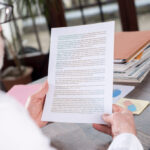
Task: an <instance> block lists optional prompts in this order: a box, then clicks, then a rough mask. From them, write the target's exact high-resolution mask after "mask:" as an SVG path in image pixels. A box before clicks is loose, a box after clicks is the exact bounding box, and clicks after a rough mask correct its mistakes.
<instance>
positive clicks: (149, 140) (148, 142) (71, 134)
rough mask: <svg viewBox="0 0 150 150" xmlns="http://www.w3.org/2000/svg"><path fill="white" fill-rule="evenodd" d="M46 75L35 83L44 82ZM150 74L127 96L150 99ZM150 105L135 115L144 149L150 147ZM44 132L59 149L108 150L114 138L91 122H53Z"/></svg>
mask: <svg viewBox="0 0 150 150" xmlns="http://www.w3.org/2000/svg"><path fill="white" fill-rule="evenodd" d="M45 80H46V77H45V78H43V79H40V80H38V81H36V82H34V83H42V82H44V81H45ZM149 89H150V74H149V75H148V77H147V79H146V80H145V81H144V82H143V84H140V85H138V86H137V87H136V88H135V90H134V91H132V92H131V93H130V94H129V95H128V96H127V98H135V99H143V100H149V101H150V92H149ZM149 113H150V106H149V107H148V108H146V110H144V112H143V113H142V114H141V115H139V116H135V123H136V128H137V133H138V138H139V139H140V141H141V143H142V145H143V146H144V150H149V149H150V119H149ZM42 131H43V133H44V134H45V135H46V136H48V137H49V138H51V141H52V145H53V146H55V147H56V148H57V149H58V150H107V148H108V146H109V144H110V143H111V141H112V139H111V137H110V136H108V135H105V134H103V133H100V132H98V131H96V130H94V129H93V128H92V125H91V124H70V123H52V124H48V125H47V126H45V127H44V128H42Z"/></svg>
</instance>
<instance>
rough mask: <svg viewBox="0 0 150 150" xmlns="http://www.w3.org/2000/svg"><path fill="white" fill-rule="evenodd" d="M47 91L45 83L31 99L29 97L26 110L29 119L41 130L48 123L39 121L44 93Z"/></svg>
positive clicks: (46, 83)
mask: <svg viewBox="0 0 150 150" xmlns="http://www.w3.org/2000/svg"><path fill="white" fill-rule="evenodd" d="M47 91H48V82H47V81H46V82H45V83H44V84H43V86H42V88H41V89H40V90H39V91H38V92H37V93H35V94H33V95H32V96H31V97H29V99H28V101H27V103H26V108H27V110H28V112H29V114H30V116H31V118H32V119H33V120H34V121H35V123H36V124H37V125H38V126H39V127H40V128H41V127H43V126H45V125H46V124H47V123H48V122H44V121H41V117H42V112H43V106H44V102H45V97H46V93H47Z"/></svg>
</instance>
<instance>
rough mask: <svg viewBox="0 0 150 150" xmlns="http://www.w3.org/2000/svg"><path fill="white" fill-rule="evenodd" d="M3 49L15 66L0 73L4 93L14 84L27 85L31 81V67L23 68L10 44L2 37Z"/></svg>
mask: <svg viewBox="0 0 150 150" xmlns="http://www.w3.org/2000/svg"><path fill="white" fill-rule="evenodd" d="M3 39H4V42H5V49H6V50H7V51H9V52H10V53H11V55H12V58H13V61H14V63H15V66H9V67H7V68H6V69H4V70H3V71H2V73H1V82H2V84H3V86H4V88H5V90H6V91H8V90H9V89H10V88H11V87H12V86H14V85H16V84H27V83H30V82H31V81H32V78H31V74H32V72H33V68H32V67H27V66H23V65H22V64H21V63H20V60H19V59H18V57H17V55H16V52H15V50H14V49H13V47H12V45H11V43H10V42H9V41H8V40H7V39H6V38H5V37H4V36H3Z"/></svg>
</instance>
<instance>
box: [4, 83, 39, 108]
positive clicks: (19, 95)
mask: <svg viewBox="0 0 150 150" xmlns="http://www.w3.org/2000/svg"><path fill="white" fill-rule="evenodd" d="M41 87H42V85H40V84H31V85H15V86H13V87H12V88H11V89H10V90H9V91H8V92H7V94H8V95H10V96H12V97H14V98H15V99H16V100H17V101H18V102H19V103H21V104H22V105H23V106H24V105H25V103H26V101H27V99H28V98H29V97H30V96H31V95H33V94H34V93H36V92H37V91H38V90H40V88H41Z"/></svg>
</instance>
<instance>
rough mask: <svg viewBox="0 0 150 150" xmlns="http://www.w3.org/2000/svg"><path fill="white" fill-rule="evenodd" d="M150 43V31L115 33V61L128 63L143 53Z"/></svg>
mask: <svg viewBox="0 0 150 150" xmlns="http://www.w3.org/2000/svg"><path fill="white" fill-rule="evenodd" d="M149 43H150V31H134V32H116V34H115V52H114V59H115V60H120V61H121V60H123V61H125V62H128V61H129V60H131V59H132V58H135V57H137V56H138V55H139V54H141V53H142V52H143V51H144V48H145V47H146V46H147V45H148V44H149Z"/></svg>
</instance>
